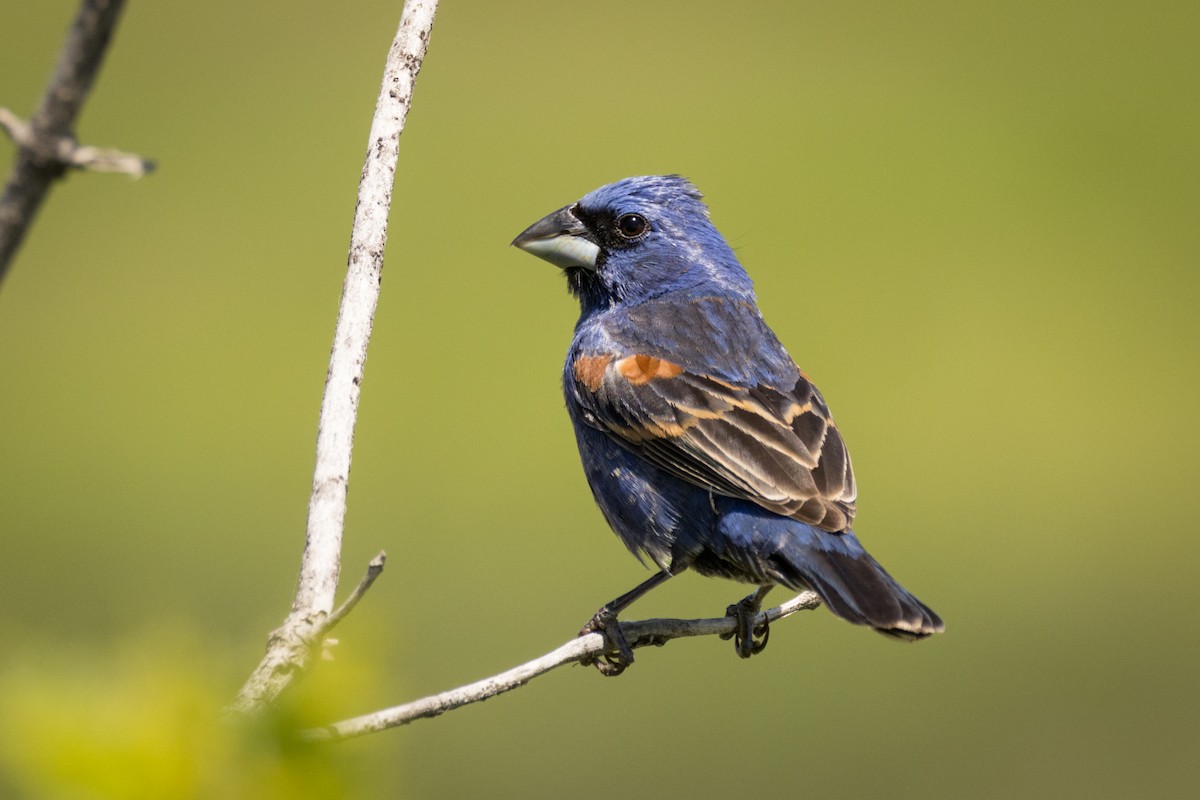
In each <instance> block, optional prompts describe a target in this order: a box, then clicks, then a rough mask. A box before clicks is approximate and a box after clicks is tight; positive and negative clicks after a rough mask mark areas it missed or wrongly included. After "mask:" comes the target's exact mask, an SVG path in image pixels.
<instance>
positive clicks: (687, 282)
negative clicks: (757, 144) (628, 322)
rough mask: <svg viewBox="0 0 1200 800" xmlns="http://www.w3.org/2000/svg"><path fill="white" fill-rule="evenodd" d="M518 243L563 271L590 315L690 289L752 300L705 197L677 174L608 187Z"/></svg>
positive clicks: (540, 223) (543, 222)
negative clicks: (709, 215)
mask: <svg viewBox="0 0 1200 800" xmlns="http://www.w3.org/2000/svg"><path fill="white" fill-rule="evenodd" d="M512 243H513V245H515V246H516V247H519V248H521V249H522V250H525V251H526V252H528V253H532V254H533V255H535V256H538V257H539V258H542V259H545V260H546V261H549V262H550V263H551V264H554V265H555V266H557V267H560V268H562V270H563V271H564V272H565V273H566V276H567V283H568V285H569V286H570V288H571V291H572V292H573V293H574V294H575V295H576V296H577V297H578V298H579V301H580V303H581V304H582V306H583V310H584V313H585V314H587V313H589V312H591V311H595V310H599V309H602V308H607V307H608V306H611V305H612V304H614V303H617V302H622V303H627V304H633V303H638V302H642V301H644V300H649V299H652V298H655V297H659V296H661V295H663V294H666V293H668V292H679V291H687V290H690V289H701V290H703V289H709V288H714V289H717V288H719V289H721V290H723V291H724V292H726V293H733V294H742V295H745V296H748V297H750V296H752V295H753V287H752V285H751V283H750V279H749V277H747V276H746V272H745V270H743V269H742V267H741V265H740V264H739V263H738V261H737V258H735V257H734V255H733V251H732V250H730V249H729V245H728V244H726V243H725V240H724V239H723V238H722V237H721V234H720V233H718V232H717V229H716V228H714V227H713V224H712V222H710V221H709V218H708V207H707V206H705V205H704V202H703V201H702V200H701V195H700V192H698V191H697V190H696V187H694V186H693V185H692V184H691V183H689V182H688V181H687V180H686V179H685V178H682V177H680V176H678V175H653V176H646V177H639V178H626V179H625V180H622V181H617V182H616V183H610V184H609V185H607V186H602V187H600V188H599V189H597V190H595V191H594V192H591V193H590V194H587V195H585V196H584V197H583V198H582V199H580V200H579V201H578V202H576V203H572V204H571V205H569V206H566V207H564V208H561V209H559V210H558V211H555V212H554V213H553V214H550V215H549V216H547V217H544V218H543V219H540V220H538V221H537V222H535V223H534V224H532V225H530V226H529V227H528V228H526V229H525V231H524V232H522V233H521V235H520V236H518V237H517V238H516V239H514V240H513V242H512Z"/></svg>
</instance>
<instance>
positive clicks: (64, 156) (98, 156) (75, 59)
mask: <svg viewBox="0 0 1200 800" xmlns="http://www.w3.org/2000/svg"><path fill="white" fill-rule="evenodd" d="M123 5H124V0H83V2H82V4H81V5H80V7H79V13H78V14H77V15H76V16H75V21H74V22H73V23H72V25H71V29H70V31H69V32H68V34H67V40H66V42H64V43H63V48H62V52H61V53H59V56H58V63H57V64H56V65H55V67H54V76H53V77H52V78H51V79H50V84H49V86H47V87H46V91H45V93H44V94H43V95H42V100H41V103H40V104H39V105H38V107H37V109H36V110H35V111H34V112H33V116H32V118H30V120H29V122H25V121H24V120H22V119H20V118H19V117H18V116H17V115H16V114H14V113H13V112H11V111H9V110H8V109H0V127H3V128H4V130H5V131H6V132H7V133H8V135H9V136H10V137H12V140H13V142H15V143H16V145H17V157H16V161H15V163H14V165H13V170H12V172H11V173H10V174H9V176H8V181H7V182H6V183H5V186H4V195H3V197H0V281H3V280H4V275H5V273H6V272H7V271H8V265H9V263H10V262H11V261H12V257H13V255H14V254H15V253H16V252H17V248H18V247H20V246H21V242H22V240H23V239H24V238H25V234H26V233H27V232H28V230H29V228H30V226H31V225H32V224H33V219H34V217H35V216H37V211H38V208H40V207H41V205H42V202H43V201H44V200H45V198H46V195H47V194H49V192H50V187H51V185H52V184H53V183H54V181H56V180H58V179H59V178H61V177H62V176H63V175H64V174H65V173H66V171H67V169H68V168H72V167H74V168H79V169H94V170H103V171H108V172H126V173H130V174H135V175H142V174H145V173H146V172H148V171H149V170H150V169H151V168H152V166H153V165H152V164H151V163H150V162H148V161H145V160H143V159H141V158H140V157H138V156H134V155H130V154H128V153H122V152H120V151H117V150H103V149H100V148H95V147H81V146H79V145H78V144H77V143H76V141H75V137H74V135H73V131H74V127H75V119H76V118H77V117H78V116H79V112H80V110H82V108H83V103H84V101H85V100H86V99H87V96H88V92H90V91H91V88H92V82H93V81H94V80H95V78H96V75H97V73H98V72H99V71H100V65H101V63H102V62H103V61H104V53H105V51H106V50H107V48H108V44H109V41H110V40H111V39H112V34H113V31H114V30H115V29H116V26H117V20H118V19H119V18H120V16H121V8H122V6H123Z"/></svg>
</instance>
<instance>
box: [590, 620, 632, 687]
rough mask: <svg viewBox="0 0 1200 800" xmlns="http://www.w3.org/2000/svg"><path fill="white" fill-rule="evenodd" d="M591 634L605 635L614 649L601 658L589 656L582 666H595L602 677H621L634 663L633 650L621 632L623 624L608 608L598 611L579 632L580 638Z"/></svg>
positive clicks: (600, 656) (601, 655)
mask: <svg viewBox="0 0 1200 800" xmlns="http://www.w3.org/2000/svg"><path fill="white" fill-rule="evenodd" d="M589 633H599V634H603V636H604V637H605V638H606V639H608V643H609V644H610V645H612V649H611V650H609V651H607V652H604V653H601V654H600V655H599V656H589V657H588V658H585V659H583V660H582V661H581V662H580V663H581V664H583V665H584V666H588V665H591V666H594V667H595V668H596V669H597V670H599V671H600V674H601V675H604V676H605V677H609V678H613V677H616V676H617V675H620V674H621V673H622V672H624V671H625V670H626V669H628V667H629V665H630V664H632V663H633V648H632V647H630V646H629V642H628V641H626V639H625V633H624V631H622V630H621V623H619V622H617V616H616V614H613V613H612V612H611V611H609V610H608V608H607V607H605V608H602V609H600V610H599V611H597V612H596V615H595V616H594V617H592V618H591V619H589V620H588V621H587V623H586V624H585V625H584V626H583V627H582V628H581V629H580V630H579V635H580V636H587V635H588V634H589Z"/></svg>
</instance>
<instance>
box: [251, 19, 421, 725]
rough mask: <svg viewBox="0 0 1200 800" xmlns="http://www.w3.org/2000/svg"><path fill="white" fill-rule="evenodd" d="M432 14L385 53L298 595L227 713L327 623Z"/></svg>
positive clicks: (289, 667)
mask: <svg viewBox="0 0 1200 800" xmlns="http://www.w3.org/2000/svg"><path fill="white" fill-rule="evenodd" d="M436 12H437V2H436V0H408V2H406V3H405V4H404V12H403V14H402V15H401V18H400V27H399V30H397V32H396V37H395V39H394V40H393V41H392V46H391V49H390V50H389V52H388V57H387V64H386V66H385V68H384V72H383V83H382V85H381V87H380V90H379V97H378V100H377V101H376V105H375V117H374V119H373V120H372V122H371V133H370V138H369V141H368V144H367V156H366V161H365V163H364V164H363V171H362V177H361V178H360V179H359V184H358V204H357V206H356V207H355V210H354V227H353V230H352V232H351V236H350V254H349V259H348V268H347V272H346V280H345V283H344V284H343V285H342V300H341V305H340V307H339V309H338V320H337V326H336V328H335V330H334V336H333V347H332V349H331V352H330V355H329V371H328V373H327V374H326V377H325V395H324V399H323V400H322V403H321V418H320V422H319V423H318V427H317V459H316V469H315V470H314V473H313V489H312V496H311V499H310V500H309V504H308V530H307V535H306V537H305V543H304V554H303V556H302V558H301V563H300V578H299V582H298V585H297V587H296V596H295V599H294V601H293V602H292V611H291V613H290V614H289V615H288V617H287V619H286V620H285V621H284V623H283V625H282V626H281V627H280V628H279V629H278V630H276V631H275V632H274V633H273V634H272V635H271V638H270V640H269V641H268V644H267V653H266V655H265V656H264V657H263V660H262V662H261V663H260V664H259V666H258V668H257V669H255V671H254V673H253V674H252V675H251V676H250V678H249V680H247V682H246V684H245V686H243V687H242V690H241V692H239V694H238V697H237V699H236V700H235V701H234V704H233V706H232V709H231V710H233V711H235V712H241V713H249V712H253V711H256V710H258V709H259V708H261V707H262V706H263V705H265V704H267V703H269V702H271V701H272V700H273V699H274V698H275V697H277V696H278V695H279V693H280V692H281V691H283V690H284V689H285V688H286V687H287V686H288V684H289V683H291V681H292V679H293V678H294V677H295V676H297V675H299V674H301V673H303V671H304V670H305V669H307V668H308V665H309V663H310V662H311V659H312V651H313V646H314V645H315V644H317V643H318V642H319V640H320V637H321V636H322V634H323V633H324V632H325V631H327V630H328V627H329V623H328V620H329V615H330V614H331V613H332V612H333V604H334V596H335V593H336V592H337V585H338V575H339V572H340V569H341V551H342V530H343V523H344V521H345V516H346V487H347V485H348V482H349V479H350V455H351V449H352V447H353V443H354V423H355V421H356V419H357V415H358V397H359V389H360V386H361V384H362V378H363V369H364V365H365V363H366V359H367V344H368V342H369V341H370V338H371V323H372V320H373V319H374V316H375V307H376V305H377V304H378V302H379V285H380V281H381V280H382V278H383V252H384V245H385V244H386V243H387V222H388V210H389V208H390V206H391V200H392V186H393V184H394V182H395V174H396V162H397V159H398V156H399V150H400V134H401V132H402V131H403V130H404V123H405V119H406V118H407V116H408V109H409V107H410V105H411V104H412V94H413V86H414V85H415V83H416V80H417V74H418V73H419V72H420V71H421V65H422V63H423V61H424V59H425V52H426V50H427V48H428V45H429V36H430V33H431V31H432V29H433V18H434V15H435V14H436ZM380 569H382V564H380ZM372 580H373V578H372ZM368 585H369V583H368Z"/></svg>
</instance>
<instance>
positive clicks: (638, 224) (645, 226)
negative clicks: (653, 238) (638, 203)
mask: <svg viewBox="0 0 1200 800" xmlns="http://www.w3.org/2000/svg"><path fill="white" fill-rule="evenodd" d="M649 229H650V223H649V222H646V218H645V217H643V216H642V215H641V214H625V215H624V216H622V217H621V218H620V219H619V220H617V230H618V231H619V232H620V234H621V235H622V236H624V237H625V238H626V239H636V238H637V237H639V236H641V235H642V234H643V233H645V232H646V231H648V230H649Z"/></svg>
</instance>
